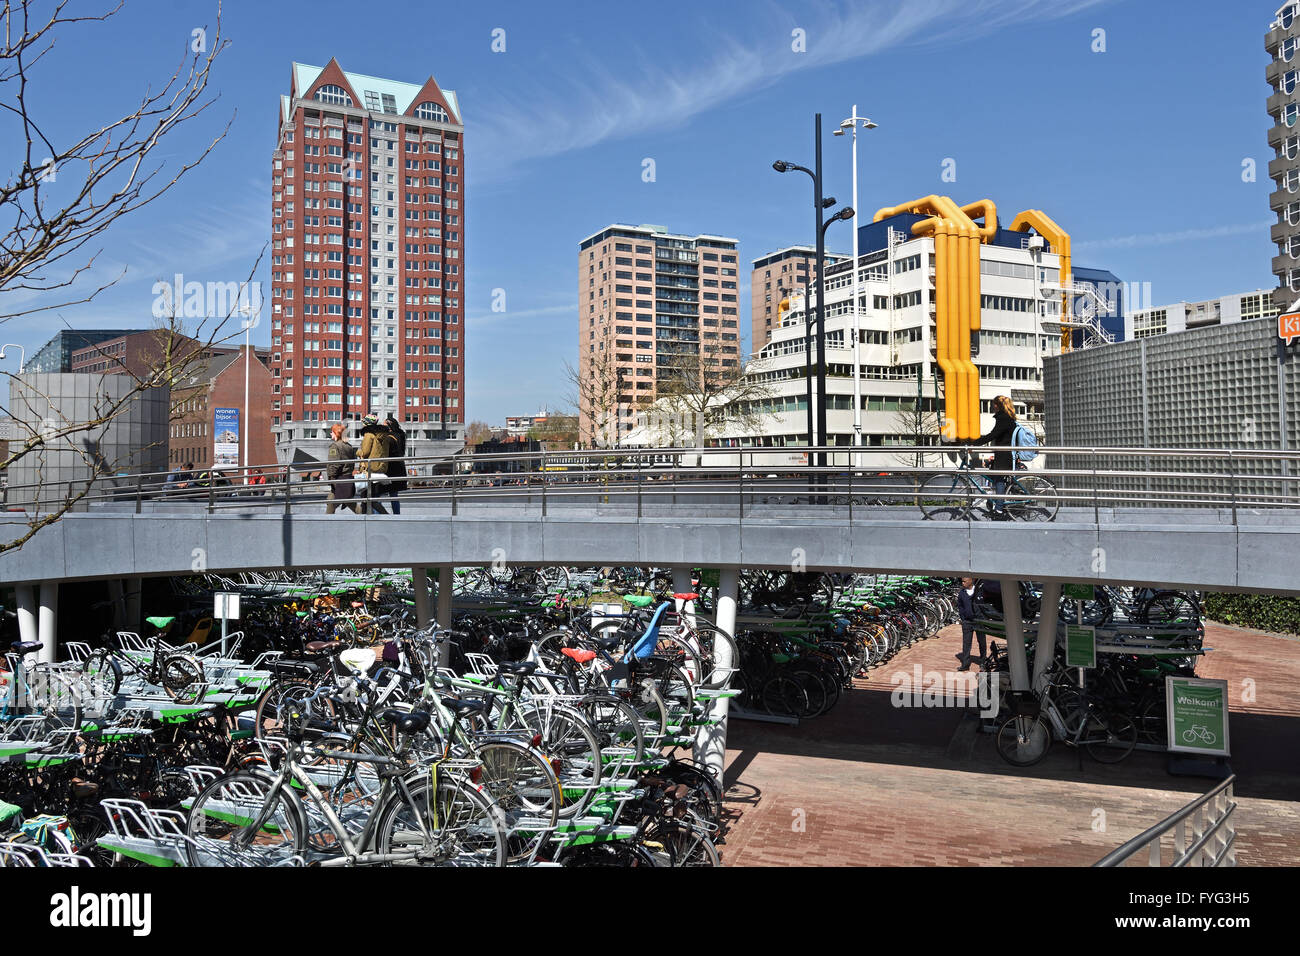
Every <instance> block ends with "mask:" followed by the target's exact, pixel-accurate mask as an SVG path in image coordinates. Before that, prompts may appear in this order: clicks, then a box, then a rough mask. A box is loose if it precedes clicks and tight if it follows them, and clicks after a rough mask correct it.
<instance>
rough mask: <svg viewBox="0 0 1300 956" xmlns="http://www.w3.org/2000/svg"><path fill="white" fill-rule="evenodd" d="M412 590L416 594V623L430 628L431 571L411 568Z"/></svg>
mask: <svg viewBox="0 0 1300 956" xmlns="http://www.w3.org/2000/svg"><path fill="white" fill-rule="evenodd" d="M411 590H412V591H414V592H415V623H416V624H417V625H418V626H420V627H428V626H429V616H430V615H429V570H428V568H423V567H420V568H411Z"/></svg>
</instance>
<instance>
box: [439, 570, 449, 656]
mask: <svg viewBox="0 0 1300 956" xmlns="http://www.w3.org/2000/svg"><path fill="white" fill-rule="evenodd" d="M451 579H452V573H451V565H450V564H440V565H438V626H439V627H451ZM450 663H451V645H450V644H447V643H444V644H443V645H442V648H441V649H440V650H439V652H438V666H439V667H446V666H447V665H448V664H450Z"/></svg>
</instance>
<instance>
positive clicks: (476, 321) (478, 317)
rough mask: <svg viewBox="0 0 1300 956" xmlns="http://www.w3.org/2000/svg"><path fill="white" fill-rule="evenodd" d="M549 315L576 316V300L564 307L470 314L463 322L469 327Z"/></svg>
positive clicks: (554, 306) (552, 306)
mask: <svg viewBox="0 0 1300 956" xmlns="http://www.w3.org/2000/svg"><path fill="white" fill-rule="evenodd" d="M551 315H570V316H573V317H574V318H576V317H577V315H578V303H577V301H576V300H574V301H573V302H569V303H566V304H564V305H547V306H540V307H537V308H531V309H509V308H507V309H506V310H505V311H503V312H490V311H489V312H471V313H469V314H468V315H467V316H466V317H465V321H466V322H467V323H468V324H469V325H471V326H482V325H492V324H495V323H498V322H501V321H509V322H513V321H516V320H518V319H540V318H545V317H547V316H551Z"/></svg>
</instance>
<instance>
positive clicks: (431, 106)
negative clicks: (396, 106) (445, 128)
mask: <svg viewBox="0 0 1300 956" xmlns="http://www.w3.org/2000/svg"><path fill="white" fill-rule="evenodd" d="M415 115H416V117H417V118H418V119H424V120H434V121H436V122H439V123H445V122H447V111H446V110H445V109H443V108H442V107H441V106H439V105H438V104H437V103H431V102H428V101H426V102H424V103H421V104H420V105H419V106H417V107H416V108H415Z"/></svg>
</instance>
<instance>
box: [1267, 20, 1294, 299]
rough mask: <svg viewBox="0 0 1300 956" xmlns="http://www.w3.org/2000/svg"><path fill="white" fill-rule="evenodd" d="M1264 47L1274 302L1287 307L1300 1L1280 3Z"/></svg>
mask: <svg viewBox="0 0 1300 956" xmlns="http://www.w3.org/2000/svg"><path fill="white" fill-rule="evenodd" d="M1264 49H1265V50H1266V51H1267V52H1268V55H1269V56H1271V57H1272V58H1273V59H1272V62H1270V63H1269V64H1268V66H1266V67H1265V68H1264V78H1265V80H1266V81H1267V82H1268V84H1269V86H1270V87H1271V88H1272V93H1271V94H1270V95H1269V97H1268V100H1267V110H1268V115H1269V117H1270V118H1271V119H1272V120H1273V126H1272V128H1270V129H1269V131H1268V145H1269V146H1270V147H1272V149H1273V156H1274V158H1273V160H1272V161H1271V162H1270V163H1269V164H1268V175H1269V178H1270V179H1272V180H1273V184H1274V190H1273V192H1272V193H1271V194H1270V195H1269V197H1268V208H1269V209H1271V210H1273V212H1275V213H1276V214H1277V222H1276V223H1275V224H1274V225H1273V227H1272V229H1271V230H1270V233H1269V237H1270V238H1271V239H1272V240H1273V242H1275V243H1277V255H1276V256H1275V257H1274V258H1273V274H1274V275H1275V276H1277V284H1278V288H1277V290H1276V291H1275V292H1274V293H1273V304H1274V305H1275V306H1276V307H1277V308H1279V309H1282V310H1287V309H1290V308H1291V306H1292V305H1293V304H1294V303H1295V301H1296V300H1297V299H1300V55H1298V54H1300V3H1296V2H1294V0H1292V2H1288V3H1285V4H1283V5H1282V7H1280V8H1279V9H1278V11H1277V13H1276V14H1275V16H1274V18H1273V22H1272V23H1271V24H1270V25H1269V29H1268V33H1266V34H1265V35H1264Z"/></svg>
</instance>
